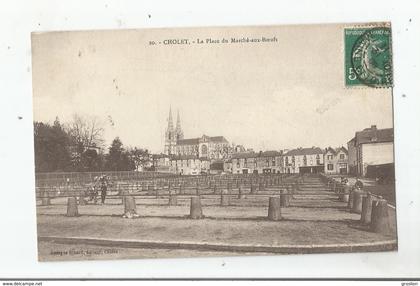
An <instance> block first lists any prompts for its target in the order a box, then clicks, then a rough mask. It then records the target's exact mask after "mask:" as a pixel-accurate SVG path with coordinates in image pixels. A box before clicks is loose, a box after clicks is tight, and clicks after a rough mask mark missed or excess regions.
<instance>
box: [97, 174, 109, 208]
mask: <svg viewBox="0 0 420 286" xmlns="http://www.w3.org/2000/svg"><path fill="white" fill-rule="evenodd" d="M99 183H100V186H101V202H102V204H105V199H106V192H107V189H108V182H107V178H106V176H105V175H103V176H101V178H100V179H99Z"/></svg>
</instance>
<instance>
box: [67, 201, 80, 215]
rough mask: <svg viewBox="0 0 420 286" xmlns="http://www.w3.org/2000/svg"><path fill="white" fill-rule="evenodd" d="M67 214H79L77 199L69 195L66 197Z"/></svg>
mask: <svg viewBox="0 0 420 286" xmlns="http://www.w3.org/2000/svg"><path fill="white" fill-rule="evenodd" d="M67 216H71V217H73V216H79V209H78V207H77V199H76V198H75V197H71V198H68V199H67Z"/></svg>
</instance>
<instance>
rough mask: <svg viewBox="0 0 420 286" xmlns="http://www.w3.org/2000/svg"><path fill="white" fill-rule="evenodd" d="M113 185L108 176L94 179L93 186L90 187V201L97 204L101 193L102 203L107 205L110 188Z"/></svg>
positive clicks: (88, 191)
mask: <svg viewBox="0 0 420 286" xmlns="http://www.w3.org/2000/svg"><path fill="white" fill-rule="evenodd" d="M110 185H111V181H110V179H109V177H108V176H106V175H101V176H96V177H95V178H94V179H93V184H92V185H90V186H89V187H88V190H87V193H88V196H87V197H88V201H93V202H94V203H95V204H96V202H97V197H98V194H99V192H101V203H102V204H105V200H106V195H107V191H108V187H109V186H110Z"/></svg>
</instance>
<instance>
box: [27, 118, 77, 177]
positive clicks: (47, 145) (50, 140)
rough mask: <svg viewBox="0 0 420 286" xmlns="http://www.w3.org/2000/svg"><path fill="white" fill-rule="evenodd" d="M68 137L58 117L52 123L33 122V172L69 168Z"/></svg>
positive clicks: (65, 169)
mask: <svg viewBox="0 0 420 286" xmlns="http://www.w3.org/2000/svg"><path fill="white" fill-rule="evenodd" d="M69 141H70V138H69V136H68V134H67V133H66V131H65V130H64V128H63V126H62V125H61V123H60V121H59V119H58V117H57V118H56V119H55V121H54V123H53V125H52V126H51V125H49V124H48V123H42V122H34V149H35V151H34V154H35V172H56V171H68V170H70V169H71V159H70V158H71V155H70V152H71V150H70V148H69Z"/></svg>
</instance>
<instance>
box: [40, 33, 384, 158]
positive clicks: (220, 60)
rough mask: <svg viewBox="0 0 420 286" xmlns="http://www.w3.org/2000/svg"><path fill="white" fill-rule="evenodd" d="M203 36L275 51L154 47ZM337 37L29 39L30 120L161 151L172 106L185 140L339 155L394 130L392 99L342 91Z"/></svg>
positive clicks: (186, 35) (234, 47)
mask: <svg viewBox="0 0 420 286" xmlns="http://www.w3.org/2000/svg"><path fill="white" fill-rule="evenodd" d="M208 37H212V38H213V39H222V38H226V39H228V40H229V41H230V38H232V37H237V38H242V37H250V38H251V37H255V38H261V37H266V38H272V37H276V39H277V41H276V42H269V43H247V44H245V43H242V44H240V43H236V44H203V45H197V44H193V43H191V44H190V45H163V44H161V45H155V46H150V45H149V41H156V42H159V41H163V40H165V39H190V41H191V42H192V41H193V40H195V39H196V38H201V39H204V40H205V39H206V38H208ZM343 39H344V36H343V26H340V25H322V26H281V27H259V28H256V27H249V28H217V29H215V28H206V29H149V30H119V31H96V32H57V33H40V34H34V35H33V37H32V52H33V67H32V69H33V90H34V120H37V121H44V122H53V120H54V118H55V117H56V116H58V117H59V118H60V120H61V121H62V122H66V121H68V120H70V119H71V116H72V114H74V113H78V114H81V115H91V116H97V117H98V118H100V119H101V120H102V121H103V122H104V125H105V138H106V142H107V144H109V143H110V142H111V140H112V139H113V138H114V137H115V136H119V137H120V138H121V140H122V142H123V143H124V145H131V146H138V147H146V148H149V149H150V150H152V151H153V152H162V151H163V146H164V132H165V128H166V126H167V116H168V112H169V106H170V105H171V106H172V110H173V113H174V114H173V116H174V121H175V120H176V110H177V109H179V112H180V115H181V121H182V127H183V130H184V135H185V138H190V137H198V136H201V135H202V134H206V135H210V136H218V135H222V136H225V137H226V138H227V139H228V140H229V142H234V143H236V144H243V145H244V146H245V147H249V148H254V150H268V149H285V148H295V147H300V146H301V147H311V146H319V147H322V148H324V147H328V146H341V145H344V146H346V144H347V141H349V140H350V139H351V138H352V136H354V132H355V131H357V130H361V129H363V128H366V127H369V126H370V125H372V124H375V125H377V126H378V128H387V127H392V95H391V90H390V89H374V88H352V89H346V88H345V87H344V56H343ZM174 123H175V122H174Z"/></svg>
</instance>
